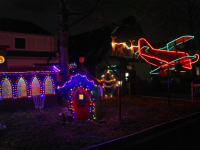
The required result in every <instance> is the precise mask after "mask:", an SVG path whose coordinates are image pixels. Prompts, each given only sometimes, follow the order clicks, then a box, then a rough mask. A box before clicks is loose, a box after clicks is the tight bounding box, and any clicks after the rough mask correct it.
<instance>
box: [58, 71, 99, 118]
mask: <svg viewBox="0 0 200 150" xmlns="http://www.w3.org/2000/svg"><path fill="white" fill-rule="evenodd" d="M57 88H58V90H61V93H62V97H63V98H64V103H65V105H66V106H67V108H68V110H69V113H70V114H71V116H73V119H74V120H88V121H93V120H96V119H97V120H98V119H100V118H101V107H102V104H101V103H102V100H103V91H102V87H101V81H100V80H98V79H96V78H94V77H93V76H91V75H90V74H89V73H88V72H87V71H86V70H81V69H76V70H75V71H74V72H72V73H71V75H70V76H69V77H68V78H67V80H65V81H63V82H61V83H60V84H59V85H58V87H57Z"/></svg>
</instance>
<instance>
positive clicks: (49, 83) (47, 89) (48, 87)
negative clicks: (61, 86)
mask: <svg viewBox="0 0 200 150" xmlns="http://www.w3.org/2000/svg"><path fill="white" fill-rule="evenodd" d="M47 94H53V84H52V81H51V79H50V78H49V76H48V77H47V78H46V80H45V95H47Z"/></svg>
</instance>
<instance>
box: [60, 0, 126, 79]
mask: <svg viewBox="0 0 200 150" xmlns="http://www.w3.org/2000/svg"><path fill="white" fill-rule="evenodd" d="M58 3H59V8H60V12H59V13H58V16H59V17H60V20H61V23H60V25H59V33H60V45H59V51H60V67H61V73H62V79H65V78H66V77H67V76H68V75H69V68H68V63H69V59H68V44H69V43H68V39H69V36H70V31H71V29H72V28H73V27H75V26H77V24H78V25H80V23H85V22H86V21H92V22H93V23H94V22H96V23H97V22H98V23H99V24H101V23H103V22H104V23H105V21H106V23H107V25H108V24H109V25H110V24H112V23H113V22H115V23H116V20H118V19H119V18H118V15H119V16H120V15H121V14H123V13H121V12H120V11H119V6H116V5H114V4H115V1H113V0H79V1H78V0H58ZM117 7H118V8H117ZM108 12H109V13H108ZM116 16H117V17H116ZM104 25H105V24H104Z"/></svg>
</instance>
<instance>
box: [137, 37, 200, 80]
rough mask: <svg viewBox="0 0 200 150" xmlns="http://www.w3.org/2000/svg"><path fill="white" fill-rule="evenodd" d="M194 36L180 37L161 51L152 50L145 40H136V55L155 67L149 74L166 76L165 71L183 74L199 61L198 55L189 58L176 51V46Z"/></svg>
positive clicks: (186, 54) (185, 54) (187, 55)
mask: <svg viewBox="0 0 200 150" xmlns="http://www.w3.org/2000/svg"><path fill="white" fill-rule="evenodd" d="M193 38H194V36H182V37H180V38H177V39H175V40H173V41H171V42H169V43H167V46H166V47H164V48H161V49H155V48H153V47H152V46H151V45H150V44H149V43H148V42H147V40H146V39H144V38H140V39H139V40H138V54H139V55H140V56H141V58H143V59H144V60H145V61H146V62H147V63H149V64H151V65H154V66H157V68H156V69H154V70H152V71H151V72H150V74H159V73H160V75H161V76H163V77H164V76H166V75H167V73H166V70H167V69H168V68H169V70H174V71H180V72H185V71H186V70H187V69H189V70H191V69H192V64H193V63H196V62H197V61H198V60H199V55H198V54H195V55H194V56H189V54H188V53H186V52H182V51H178V50H177V49H176V45H180V44H182V43H184V42H186V41H188V40H191V39H193Z"/></svg>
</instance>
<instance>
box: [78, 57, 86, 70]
mask: <svg viewBox="0 0 200 150" xmlns="http://www.w3.org/2000/svg"><path fill="white" fill-rule="evenodd" d="M84 61H85V57H82V56H81V57H79V62H80V63H81V69H83V63H84Z"/></svg>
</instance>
